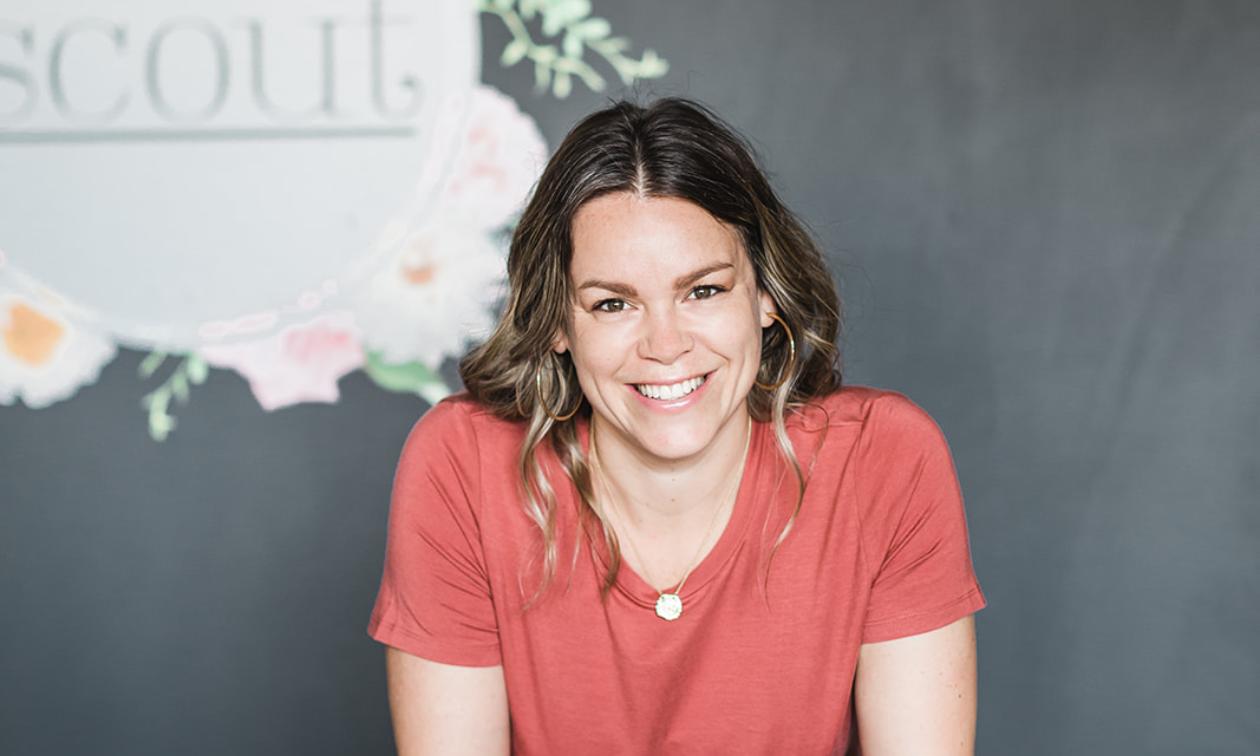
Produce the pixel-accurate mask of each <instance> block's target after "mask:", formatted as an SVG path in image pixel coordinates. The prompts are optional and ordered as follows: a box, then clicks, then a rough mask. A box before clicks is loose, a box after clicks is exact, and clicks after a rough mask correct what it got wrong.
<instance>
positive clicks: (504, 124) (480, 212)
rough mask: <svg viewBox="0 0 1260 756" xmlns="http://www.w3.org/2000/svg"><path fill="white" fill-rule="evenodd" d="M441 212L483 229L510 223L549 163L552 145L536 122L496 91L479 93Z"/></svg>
mask: <svg viewBox="0 0 1260 756" xmlns="http://www.w3.org/2000/svg"><path fill="white" fill-rule="evenodd" d="M466 108H467V110H466V113H465V121H464V131H463V136H462V138H461V139H460V145H459V152H458V153H457V156H456V158H455V162H454V165H452V166H451V176H450V178H449V179H448V180H447V182H446V184H445V186H444V187H443V189H442V192H441V197H440V198H439V200H438V206H439V208H440V212H441V213H442V214H443V215H446V216H447V217H451V216H456V217H458V218H459V219H460V221H461V222H467V223H471V224H473V225H476V226H478V227H480V228H483V229H497V228H501V227H502V226H504V225H506V224H507V223H508V222H509V221H511V220H512V218H513V217H514V216H515V215H516V214H517V213H518V212H519V211H520V209H521V208H522V207H523V206H524V204H525V200H526V198H527V197H528V195H529V191H530V189H531V188H532V187H533V185H534V182H535V181H537V180H538V175H539V173H541V171H542V167H543V165H544V164H545V163H546V162H547V144H546V142H544V141H543V138H542V134H541V133H540V132H539V130H538V124H536V123H534V119H532V118H530V117H529V116H528V115H525V114H524V113H522V112H521V110H520V108H518V107H517V105H516V101H515V100H513V99H512V98H511V97H508V96H507V95H505V94H503V93H502V92H500V91H498V90H497V89H494V88H493V87H487V86H479V87H477V88H475V89H473V90H472V91H471V92H470V93H469V96H468V100H467V103H466Z"/></svg>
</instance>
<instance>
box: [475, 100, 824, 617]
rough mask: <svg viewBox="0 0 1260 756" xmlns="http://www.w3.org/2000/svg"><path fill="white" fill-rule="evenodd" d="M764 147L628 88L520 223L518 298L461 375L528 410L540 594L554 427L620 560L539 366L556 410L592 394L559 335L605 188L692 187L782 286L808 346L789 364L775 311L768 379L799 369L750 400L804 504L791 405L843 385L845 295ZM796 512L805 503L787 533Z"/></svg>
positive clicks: (527, 493)
mask: <svg viewBox="0 0 1260 756" xmlns="http://www.w3.org/2000/svg"><path fill="white" fill-rule="evenodd" d="M753 154H754V153H753V150H752V149H751V147H750V146H749V145H748V144H747V143H746V142H745V141H744V140H743V139H742V138H741V137H739V136H738V135H737V134H736V133H735V131H734V130H733V129H731V128H730V127H728V126H726V125H725V124H724V123H722V121H721V120H720V119H719V118H717V117H716V116H715V115H713V114H712V113H711V112H709V111H708V110H707V109H705V108H704V107H703V106H701V105H698V104H696V103H694V102H690V101H688V100H683V99H678V98H668V99H661V100H657V101H656V102H654V103H652V104H651V105H649V106H646V107H643V106H639V105H635V104H633V103H629V102H619V103H617V104H615V105H613V106H612V107H609V108H607V109H605V110H601V111H598V112H596V113H593V114H591V115H589V116H587V117H586V118H584V119H583V120H582V121H581V122H579V123H578V124H577V125H576V126H575V127H574V128H573V130H572V131H570V132H569V134H568V136H566V137H565V139H564V141H563V142H562V143H561V144H560V147H559V149H557V150H556V153H555V155H553V156H552V158H551V161H550V162H549V163H548V165H547V168H546V170H544V171H543V174H542V177H541V178H540V179H539V181H538V186H537V188H536V189H535V191H534V195H533V197H532V198H531V200H530V202H529V204H528V206H527V207H526V208H525V212H524V214H523V215H522V216H521V220H520V222H519V223H518V224H517V226H516V231H515V233H514V234H513V236H512V244H511V250H510V252H509V255H508V285H509V296H508V301H507V304H506V308H505V309H504V311H503V314H502V315H501V316H500V318H499V322H498V325H497V326H496V328H495V330H494V332H493V334H491V336H490V338H489V339H488V340H487V341H486V342H485V343H484V344H482V345H480V346H478V347H476V348H474V349H473V350H472V351H470V352H469V353H468V354H467V355H466V356H465V357H464V359H463V360H462V361H461V362H460V377H461V378H462V380H463V382H464V385H465V387H466V388H467V389H468V391H469V392H470V393H471V394H472V396H473V397H475V398H476V399H477V400H479V401H480V402H482V403H483V404H484V405H485V406H486V407H487V408H488V409H489V410H490V411H492V412H493V413H495V414H496V415H497V416H499V417H503V418H506V419H510V420H516V421H523V422H527V423H528V430H527V432H526V436H525V442H524V445H523V447H522V449H521V456H520V461H519V472H520V475H521V481H522V486H523V489H524V503H525V509H526V512H527V513H528V514H529V516H530V517H531V518H532V519H533V520H534V522H535V523H536V524H537V525H538V527H539V529H540V530H541V533H542V539H543V572H542V584H541V586H540V587H539V594H541V592H542V590H543V589H545V587H546V586H547V584H548V583H549V582H550V580H551V579H552V578H553V577H554V575H555V570H556V559H557V556H556V532H555V525H556V511H555V510H556V498H555V492H554V490H553V489H552V487H551V484H550V483H549V482H548V480H547V478H546V476H545V475H544V474H543V471H542V468H541V466H540V464H539V461H538V455H537V448H538V445H539V444H540V443H541V442H542V441H543V440H544V439H549V440H550V443H551V445H552V448H553V449H554V450H555V453H556V456H557V458H558V459H559V461H560V464H561V466H562V468H563V469H564V470H565V472H566V473H567V474H568V476H569V478H570V479H571V480H572V481H573V482H574V484H575V486H576V488H577V490H578V493H579V495H580V499H581V504H580V505H579V506H580V508H581V511H580V512H579V516H580V519H581V522H582V523H583V528H584V530H585V531H586V534H587V536H588V537H594V536H596V535H597V531H598V530H602V532H603V537H604V539H605V542H606V543H607V545H608V548H609V552H610V554H611V556H612V560H611V564H610V566H609V570H608V574H607V575H605V580H604V590H605V592H606V591H607V590H608V589H610V588H611V587H612V585H613V583H614V581H615V580H616V576H617V571H618V569H619V567H620V561H621V559H620V550H619V548H618V544H617V539H616V536H615V534H614V533H613V531H612V529H611V527H609V526H608V524H607V523H606V522H604V520H603V518H602V517H601V514H600V512H599V511H598V509H597V508H596V507H595V506H593V504H592V503H593V502H594V500H595V497H594V494H593V490H592V484H591V475H590V469H589V468H588V466H587V460H586V455H585V453H584V452H583V450H582V447H581V444H580V443H579V441H578V435H577V426H576V423H575V421H574V420H573V419H569V420H564V421H560V422H557V421H554V420H552V419H551V418H550V417H549V416H548V414H547V412H546V411H545V410H544V408H543V406H542V405H541V404H540V403H539V401H538V400H539V388H538V384H536V380H537V378H536V375H541V387H542V392H543V393H544V394H545V395H546V402H547V407H549V408H550V409H551V411H552V412H553V413H555V414H557V415H561V416H562V415H563V414H564V413H567V412H568V411H569V410H571V409H572V408H574V407H575V406H577V405H578V404H579V403H580V402H581V401H582V393H581V387H580V386H579V385H578V382H577V376H576V373H575V371H574V368H573V364H572V361H571V359H570V357H569V355H568V354H563V355H558V354H555V353H554V352H553V351H552V344H553V342H554V340H555V336H556V334H557V333H560V332H561V331H562V329H565V328H567V325H568V313H569V308H570V306H571V303H572V301H573V297H574V292H573V286H572V282H571V280H570V276H569V263H570V260H571V259H572V254H573V247H572V233H571V231H572V226H573V219H574V216H575V215H576V214H577V211H578V209H579V208H581V207H582V206H583V205H584V204H585V203H587V202H589V201H591V200H592V199H595V198H596V197H600V196H603V195H606V194H612V193H616V192H629V193H632V194H636V195H639V196H643V197H670V198H675V199H682V200H686V201H688V202H691V203H693V204H695V205H697V206H699V207H701V208H703V209H704V210H705V211H707V212H708V213H709V214H710V215H712V216H713V217H714V218H717V219H718V220H719V221H721V222H722V223H724V224H726V225H727V226H729V227H731V228H733V229H735V230H736V232H737V233H738V234H739V237H740V239H741V241H742V243H743V248H744V250H745V252H747V254H748V256H749V259H750V260H751V261H752V266H753V269H754V271H755V273H756V280H757V287H758V289H759V290H761V291H764V292H767V293H768V294H769V295H770V297H771V299H773V300H774V304H775V308H776V311H777V314H778V315H779V317H781V318H783V320H784V321H785V322H786V323H787V325H788V327H789V328H790V329H791V331H792V334H793V335H794V336H795V339H796V359H795V360H794V361H792V362H791V365H790V368H789V367H788V363H789V360H790V357H789V347H788V339H787V334H786V333H785V332H784V330H783V329H782V328H781V327H779V326H777V325H776V326H774V327H771V328H768V329H765V330H764V331H763V336H762V364H761V367H760V369H759V372H758V376H757V381H758V382H760V383H763V384H766V385H773V384H775V383H776V382H778V381H779V379H780V377H782V374H783V371H784V370H785V369H790V371H791V372H790V375H789V376H788V378H787V380H785V381H783V383H782V385H780V386H779V387H778V388H777V389H775V390H773V391H767V390H765V389H762V388H759V387H756V386H754V387H753V389H752V391H751V392H750V393H749V395H748V400H747V401H748V407H749V411H750V413H751V414H752V416H753V418H754V419H756V420H758V421H760V422H772V423H773V425H774V430H775V436H776V439H777V441H778V445H779V448H780V449H781V451H782V452H783V454H784V455H785V457H786V458H787V459H788V460H789V462H790V463H791V465H792V468H793V470H794V471H795V474H796V478H797V483H798V487H799V495H798V498H797V509H798V510H799V508H800V502H801V500H802V499H803V496H804V490H805V477H804V476H803V474H802V472H801V469H800V465H799V463H798V462H797V459H796V455H795V453H794V452H793V450H792V446H791V444H790V442H789V441H788V437H787V431H786V428H785V426H784V416H785V414H786V413H787V411H789V410H790V409H793V408H795V407H799V406H801V405H803V404H805V403H808V402H809V401H810V400H811V399H814V398H817V397H820V396H823V395H825V394H828V393H830V392H832V391H835V390H836V389H837V388H839V386H840V367H839V357H838V353H837V350H836V346H835V340H836V335H837V332H838V330H839V325H840V303H839V299H838V297H837V295H836V290H835V286H834V283H833V282H832V278H831V275H830V273H829V272H828V270H827V267H826V264H825V262H824V260H823V256H822V253H821V251H820V249H819V247H818V245H817V243H816V242H815V241H814V239H813V238H812V237H811V235H810V234H809V233H808V231H806V229H805V227H804V225H803V224H802V223H801V221H800V220H799V219H797V217H796V216H795V215H794V214H793V213H792V212H791V211H790V210H788V209H787V208H786V207H785V206H784V205H783V203H782V202H780V201H779V198H778V197H777V196H776V195H775V193H774V190H773V189H772V188H771V187H770V183H769V181H768V180H767V179H766V176H765V174H764V173H763V172H762V170H761V169H760V168H759V167H758V165H757V162H756V160H755V159H754V157H753ZM582 411H583V412H586V411H588V410H585V409H583V410H582ZM794 521H795V513H793V515H792V519H791V520H789V521H788V524H787V526H786V527H785V528H784V529H783V531H782V532H781V533H780V534H779V537H778V540H777V541H776V544H775V546H776V547H777V545H778V543H781V542H782V540H783V538H784V537H785V536H786V535H787V532H788V530H789V529H790V528H791V526H792V522H794ZM596 524H598V525H599V526H600V527H599V528H598V529H597V528H595V525H596ZM579 548H580V546H579ZM576 558H577V554H576V553H575V554H574V559H576Z"/></svg>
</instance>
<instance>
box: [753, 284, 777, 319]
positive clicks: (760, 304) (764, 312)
mask: <svg viewBox="0 0 1260 756" xmlns="http://www.w3.org/2000/svg"><path fill="white" fill-rule="evenodd" d="M757 308H758V309H759V310H760V311H761V327H762V328H769V327H770V326H772V325H774V319H773V318H771V317H770V316H771V315H778V314H779V310H778V308H777V307H775V306H774V300H773V299H771V298H770V295H769V294H767V293H766V292H764V291H762V292H758V294H757Z"/></svg>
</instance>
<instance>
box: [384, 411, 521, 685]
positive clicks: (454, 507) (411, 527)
mask: <svg viewBox="0 0 1260 756" xmlns="http://www.w3.org/2000/svg"><path fill="white" fill-rule="evenodd" d="M480 493H481V492H480V485H479V455H478V447H477V438H476V433H475V429H474V427H473V422H472V419H471V417H470V410H469V409H468V406H467V404H465V403H462V402H453V401H446V402H441V403H439V404H438V405H437V406H435V407H433V408H432V409H431V410H429V412H428V413H427V414H426V415H425V416H424V417H423V418H421V420H420V422H418V423H417V424H416V426H415V428H413V429H412V431H411V434H410V435H409V436H408V438H407V442H406V444H405V445H404V447H403V451H402V456H401V458H400V460H399V462H398V470H397V473H396V474H395V477H394V491H393V495H392V497H391V502H390V513H389V535H388V539H387V543H386V550H385V569H384V574H383V576H382V578H381V588H380V593H379V594H378V595H377V598H376V606H375V608H374V609H373V612H372V618H371V622H370V624H369V625H368V634H369V635H371V636H372V637H373V638H375V639H376V640H378V641H380V642H381V643H384V644H386V645H389V646H393V647H395V648H398V649H401V650H403V651H406V652H408V653H411V654H414V655H416V656H420V657H422V658H425V659H429V660H430V661H436V662H441V663H444V664H457V665H461V666H473V667H476V666H494V665H496V664H499V663H501V653H500V650H499V635H498V626H497V622H496V619H495V612H494V603H493V601H492V596H491V591H490V579H489V574H488V570H487V568H486V560H485V553H484V549H483V546H482V537H481V530H480V527H479V523H478V519H477V510H478V506H479V503H480Z"/></svg>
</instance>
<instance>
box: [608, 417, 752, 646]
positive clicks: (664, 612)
mask: <svg viewBox="0 0 1260 756" xmlns="http://www.w3.org/2000/svg"><path fill="white" fill-rule="evenodd" d="M751 445H752V416H749V418H748V433H747V438H745V440H744V454H743V456H742V457H741V458H740V462H739V470H738V472H736V474H735V477H734V478H733V479H732V480H731V485H730V487H729V488H728V489H726V493H725V494H724V495H723V496H722V500H721V501H720V502H718V505H717V507H716V508H715V509H714V510H713V518H712V519H710V520H709V527H708V528H707V529H706V530H705V531H704V538H702V539H700V546H699V547H698V548H697V549H696V555H695V557H693V558H692V560H691V566H690V567H688V568H687V571H686V572H684V573H683V576H682V580H679V581H678V587H677V588H675V589H674V590H672V591H661V590H658V591H657V596H656V616H657V617H660V618H661V619H663V620H666V621H667V622H673V621H674V620H676V619H678V618H679V617H681V616H682V610H683V602H682V589H683V586H684V585H686V584H687V578H689V577H691V571H692V570H694V569H695V568H696V567H697V566H698V565H699V564H700V555H701V554H702V553H703V552H704V545H705V544H706V543H708V542H709V536H711V535H713V529H714V528H715V527H717V521H718V518H719V517H720V516H721V514H722V511H723V510H725V509H726V504H727V502H729V501H730V500H731V499H732V497H733V495H734V493H735V491H736V490H738V489H739V482H740V480H741V479H742V478H743V477H744V465H745V463H747V462H748V449H749V447H750V446H751ZM590 446H591V451H590V454H591V466H592V467H593V468H594V469H595V474H596V475H597V476H598V477H599V484H600V487H602V488H603V489H604V494H605V495H606V496H607V497H608V503H609V504H611V505H612V506H610V507H609V509H610V510H618V511H617V519H618V520H621V523H622V526H623V528H624V530H625V536H626V543H628V544H630V550H631V551H632V552H634V558H635V559H637V560H639V567H640V569H642V570H643V577H644V578H646V579H647V582H648V583H649V584H652V583H653V580H652V576H651V575H649V574H648V573H647V561H645V560H644V559H643V555H642V554H640V553H639V549H638V547H637V546H635V545H634V539H633V538H631V537H630V528H629V527H628V525H627V523H626V521H625V520H624V519H622V515H621V512H620V511H619V510H620V507H619V506H618V505H617V502H616V499H615V498H614V497H613V494H612V488H610V487H609V485H608V479H607V477H606V476H605V475H604V470H603V468H602V467H601V466H600V464H599V453H598V451H597V450H596V448H595V426H594V424H592V425H591V444H590ZM653 587H655V586H653Z"/></svg>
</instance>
